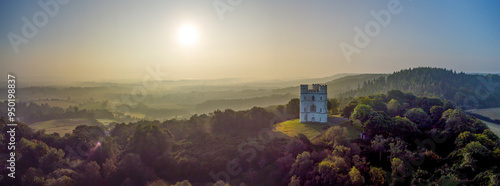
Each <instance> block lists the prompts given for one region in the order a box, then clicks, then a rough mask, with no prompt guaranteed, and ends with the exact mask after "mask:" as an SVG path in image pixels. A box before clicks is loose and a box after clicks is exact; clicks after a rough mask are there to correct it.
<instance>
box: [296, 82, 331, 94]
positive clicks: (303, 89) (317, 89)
mask: <svg viewBox="0 0 500 186" xmlns="http://www.w3.org/2000/svg"><path fill="white" fill-rule="evenodd" d="M326 90H327V87H326V85H320V84H312V89H309V85H306V84H301V85H300V93H325V94H326Z"/></svg>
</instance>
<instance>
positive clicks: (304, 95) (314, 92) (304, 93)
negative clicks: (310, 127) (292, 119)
mask: <svg viewBox="0 0 500 186" xmlns="http://www.w3.org/2000/svg"><path fill="white" fill-rule="evenodd" d="M326 90H327V89H326V85H319V84H313V85H312V89H309V85H300V122H316V123H326V122H327V118H328V107H327V105H328V98H327V93H326Z"/></svg>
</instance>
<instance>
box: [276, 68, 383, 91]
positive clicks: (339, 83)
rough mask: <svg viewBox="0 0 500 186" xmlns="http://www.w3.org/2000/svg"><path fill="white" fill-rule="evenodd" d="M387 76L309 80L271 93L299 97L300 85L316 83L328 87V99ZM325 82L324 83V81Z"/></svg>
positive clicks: (371, 75) (358, 75)
mask: <svg viewBox="0 0 500 186" xmlns="http://www.w3.org/2000/svg"><path fill="white" fill-rule="evenodd" d="M386 76H387V74H357V75H348V76H345V77H341V78H337V79H333V80H330V81H327V80H328V79H326V78H325V79H317V81H310V80H304V81H300V82H297V84H296V86H293V87H288V88H282V89H276V90H274V91H273V93H276V94H294V95H299V94H300V88H299V86H300V84H313V83H318V84H325V85H327V86H328V97H332V96H335V95H338V94H341V93H344V92H347V91H350V90H353V89H357V88H359V87H361V85H363V82H366V81H368V80H373V79H376V78H379V77H386ZM321 80H323V81H321ZM325 80H326V81H325Z"/></svg>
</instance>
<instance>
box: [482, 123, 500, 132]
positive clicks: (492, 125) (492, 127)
mask: <svg viewBox="0 0 500 186" xmlns="http://www.w3.org/2000/svg"><path fill="white" fill-rule="evenodd" d="M481 121H483V120H481ZM483 122H484V123H485V124H486V125H488V127H489V128H490V130H491V132H493V133H495V134H496V135H497V136H500V125H498V124H495V123H490V122H487V121H483Z"/></svg>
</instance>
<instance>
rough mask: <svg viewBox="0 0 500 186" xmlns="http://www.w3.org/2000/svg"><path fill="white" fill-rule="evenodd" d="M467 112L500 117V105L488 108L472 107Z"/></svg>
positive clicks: (493, 117) (492, 117) (495, 117)
mask: <svg viewBox="0 0 500 186" xmlns="http://www.w3.org/2000/svg"><path fill="white" fill-rule="evenodd" d="M467 112H471V113H474V114H479V115H483V116H486V117H489V118H491V119H500V107H497V108H487V109H471V110H467Z"/></svg>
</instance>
